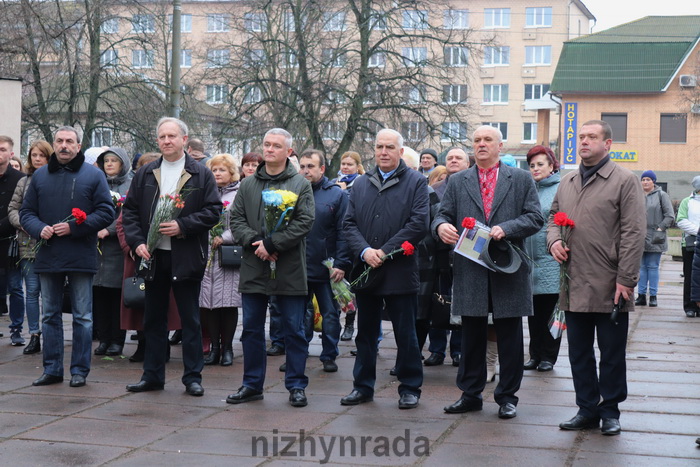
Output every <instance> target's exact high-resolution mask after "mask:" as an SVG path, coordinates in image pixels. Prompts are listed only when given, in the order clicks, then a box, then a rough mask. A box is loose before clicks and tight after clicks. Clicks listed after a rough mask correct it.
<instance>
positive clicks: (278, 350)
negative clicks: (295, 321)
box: [267, 344, 284, 357]
mask: <svg viewBox="0 0 700 467" xmlns="http://www.w3.org/2000/svg"><path fill="white" fill-rule="evenodd" d="M267 355H269V356H270V357H276V356H278V355H284V349H283V348H282V347H281V346H279V345H277V344H272V345H271V346H270V348H269V349H267Z"/></svg>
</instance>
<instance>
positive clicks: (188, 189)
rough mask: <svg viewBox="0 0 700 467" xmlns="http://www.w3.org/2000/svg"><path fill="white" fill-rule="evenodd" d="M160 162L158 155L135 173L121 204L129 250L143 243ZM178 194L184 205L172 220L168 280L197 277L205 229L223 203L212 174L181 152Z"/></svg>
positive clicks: (204, 253) (202, 265)
mask: <svg viewBox="0 0 700 467" xmlns="http://www.w3.org/2000/svg"><path fill="white" fill-rule="evenodd" d="M162 162H163V158H162V157H161V158H159V159H158V160H155V161H153V162H151V163H150V164H147V165H145V166H143V167H142V168H141V169H139V171H138V172H136V175H135V176H134V178H133V179H132V181H131V187H130V188H129V194H128V195H127V197H126V201H125V202H124V206H123V207H122V221H123V224H124V234H125V236H126V242H127V243H128V244H129V247H130V248H131V250H132V251H136V248H137V247H138V246H139V245H141V244H145V243H146V238H147V236H148V229H149V226H150V224H151V218H152V217H153V212H154V211H155V208H156V205H157V204H158V198H159V197H160V186H159V180H160V166H161V164H162ZM178 193H180V194H182V195H183V197H184V201H185V207H184V208H183V209H182V211H180V213H179V214H178V216H177V218H176V219H175V221H176V222H177V223H178V225H179V226H180V231H181V234H180V235H178V236H176V237H172V238H171V249H172V250H171V251H172V256H173V262H172V275H173V277H172V280H173V281H181V280H201V279H202V276H203V275H204V268H205V267H206V265H207V251H208V238H209V237H208V234H209V229H211V228H212V227H214V226H215V225H216V224H217V223H218V222H219V214H220V213H221V208H222V206H223V205H222V203H221V200H220V199H219V195H218V193H217V191H216V182H215V181H214V175H212V173H211V171H210V170H209V169H207V168H206V167H204V166H203V165H202V164H200V163H198V162H197V161H195V160H194V159H192V158H191V157H190V156H189V155H188V154H185V168H184V170H183V172H182V175H181V176H180V181H179V182H178ZM151 253H152V252H151ZM157 267H158V265H156V268H157Z"/></svg>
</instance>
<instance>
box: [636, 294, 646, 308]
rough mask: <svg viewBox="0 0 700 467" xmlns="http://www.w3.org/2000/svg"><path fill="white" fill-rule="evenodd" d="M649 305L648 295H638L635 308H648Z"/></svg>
mask: <svg viewBox="0 0 700 467" xmlns="http://www.w3.org/2000/svg"><path fill="white" fill-rule="evenodd" d="M646 304H647V296H646V295H638V296H637V299H636V300H635V301H634V306H646Z"/></svg>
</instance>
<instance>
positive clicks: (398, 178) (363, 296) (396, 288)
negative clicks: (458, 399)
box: [340, 129, 430, 409]
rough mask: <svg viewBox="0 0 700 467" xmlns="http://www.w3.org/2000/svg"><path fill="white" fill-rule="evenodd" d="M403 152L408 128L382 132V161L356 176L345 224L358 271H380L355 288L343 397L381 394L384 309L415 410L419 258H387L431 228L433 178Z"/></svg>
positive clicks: (405, 400)
mask: <svg viewBox="0 0 700 467" xmlns="http://www.w3.org/2000/svg"><path fill="white" fill-rule="evenodd" d="M402 154H403V137H402V136H401V134H400V133H399V132H397V131H396V130H390V129H383V130H381V131H379V133H377V137H376V140H375V161H376V164H377V166H376V168H375V169H373V170H372V171H370V172H369V173H367V174H365V175H363V176H362V177H359V178H358V179H356V181H355V184H354V185H353V189H352V192H351V193H350V204H349V206H348V211H347V215H346V216H345V222H344V228H345V232H346V235H347V237H348V244H349V246H350V252H351V255H352V257H353V260H354V262H355V267H354V269H353V271H362V270H364V268H365V266H369V267H371V268H373V269H375V270H373V271H372V272H371V274H370V275H369V276H368V277H369V280H368V281H367V282H366V283H365V284H364V286H362V288H360V289H359V290H357V293H356V298H357V308H358V313H359V319H358V327H357V338H356V339H355V343H356V344H357V358H356V359H355V368H354V370H353V376H354V383H353V386H354V387H353V390H352V392H350V394H348V395H347V396H345V397H343V398H342V399H341V400H340V403H341V404H342V405H356V404H359V403H362V402H368V401H371V400H372V398H373V396H374V383H375V380H376V366H377V338H378V337H379V330H380V320H381V312H382V309H383V308H385V309H386V312H387V313H388V315H389V317H390V318H391V321H392V324H393V328H394V334H395V336H396V345H397V348H398V349H397V350H398V353H397V357H396V376H397V377H398V379H399V382H400V383H401V384H400V385H399V388H398V390H399V395H400V399H399V408H400V409H412V408H414V407H416V406H417V405H418V399H419V398H420V387H421V386H422V384H423V366H422V364H421V355H420V349H419V348H418V339H417V337H416V311H417V307H418V296H417V291H418V287H419V280H418V262H417V260H416V257H415V256H407V255H403V254H401V253H396V254H395V255H394V256H393V257H392V258H391V259H386V258H385V256H386V255H387V254H389V253H392V252H393V251H395V250H397V249H400V248H401V247H402V245H403V244H404V242H409V243H411V245H413V246H414V247H415V246H416V245H418V243H419V242H420V241H421V240H422V239H423V238H424V237H425V235H426V233H427V232H428V223H429V219H430V215H429V214H430V213H429V209H430V208H429V198H428V185H427V182H426V178H425V177H423V176H422V175H421V174H420V173H418V172H416V171H413V170H411V169H409V168H408V167H407V166H406V164H405V163H404V162H403V161H402V160H401V155H402ZM352 276H355V274H353V275H352ZM373 276H374V277H373Z"/></svg>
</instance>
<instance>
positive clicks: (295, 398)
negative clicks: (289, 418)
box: [289, 389, 309, 407]
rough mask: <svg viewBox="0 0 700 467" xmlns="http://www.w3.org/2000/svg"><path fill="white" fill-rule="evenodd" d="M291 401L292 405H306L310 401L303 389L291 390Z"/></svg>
mask: <svg viewBox="0 0 700 467" xmlns="http://www.w3.org/2000/svg"><path fill="white" fill-rule="evenodd" d="M289 403H290V404H291V405H292V407H306V406H307V405H308V403H309V401H308V400H307V399H306V394H305V393H304V390H303V389H292V390H291V391H289Z"/></svg>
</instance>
